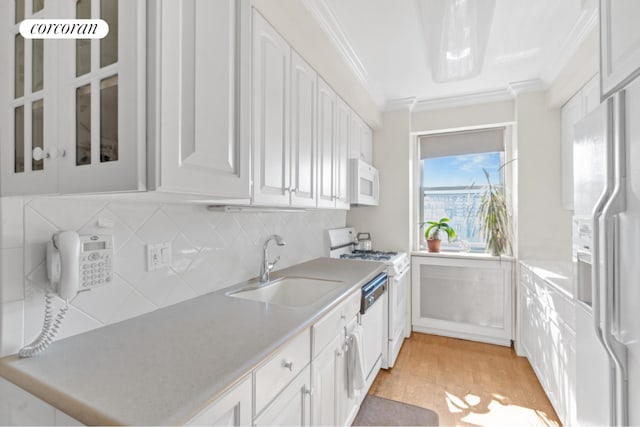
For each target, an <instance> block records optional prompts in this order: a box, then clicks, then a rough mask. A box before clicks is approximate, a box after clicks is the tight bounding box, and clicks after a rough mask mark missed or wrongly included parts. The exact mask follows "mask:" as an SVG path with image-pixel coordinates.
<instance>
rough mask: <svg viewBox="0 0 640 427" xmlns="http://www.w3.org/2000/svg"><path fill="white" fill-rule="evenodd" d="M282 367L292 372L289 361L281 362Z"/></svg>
mask: <svg viewBox="0 0 640 427" xmlns="http://www.w3.org/2000/svg"><path fill="white" fill-rule="evenodd" d="M282 367H283V368H287V369H288V370H289V371H291V372H293V362H292V361H290V360H289V361H287V360H285V361H283V362H282Z"/></svg>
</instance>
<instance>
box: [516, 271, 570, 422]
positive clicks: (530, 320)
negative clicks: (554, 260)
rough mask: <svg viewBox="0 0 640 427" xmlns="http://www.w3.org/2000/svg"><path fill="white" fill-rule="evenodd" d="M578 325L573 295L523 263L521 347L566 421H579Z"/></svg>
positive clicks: (552, 401)
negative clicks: (576, 378)
mask: <svg viewBox="0 0 640 427" xmlns="http://www.w3.org/2000/svg"><path fill="white" fill-rule="evenodd" d="M574 325H575V315H574V314H573V300H572V298H571V297H570V296H568V295H566V294H564V293H561V292H560V291H558V290H557V289H556V288H555V287H554V286H553V285H550V284H548V283H547V282H546V281H545V280H543V279H542V278H540V277H538V276H536V275H535V274H534V273H533V272H532V270H530V269H529V268H528V267H527V266H525V265H521V267H520V333H519V344H520V349H521V352H522V353H523V354H524V355H525V356H526V357H527V359H528V360H529V363H530V364H531V367H532V368H533V370H534V372H535V373H536V376H537V377H538V380H539V381H540V384H541V385H542V388H543V389H544V391H545V393H546V394H547V396H548V397H549V400H550V401H551V404H552V405H553V408H554V409H555V411H556V413H557V414H558V417H559V418H560V420H561V421H562V423H563V425H574V424H575V375H576V374H575V352H576V350H575V346H576V341H575V332H574V329H573V328H574V327H575V326H574Z"/></svg>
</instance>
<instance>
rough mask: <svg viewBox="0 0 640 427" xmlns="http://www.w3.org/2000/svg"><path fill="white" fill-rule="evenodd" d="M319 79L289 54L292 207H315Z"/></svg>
mask: <svg viewBox="0 0 640 427" xmlns="http://www.w3.org/2000/svg"><path fill="white" fill-rule="evenodd" d="M317 81H318V75H317V73H316V72H315V70H314V69H313V68H311V66H310V65H309V64H307V63H306V62H305V61H304V60H303V59H302V58H301V57H300V55H298V54H297V53H296V52H295V51H294V50H292V52H291V205H293V206H303V207H315V206H316V203H317V182H316V179H317V172H316V161H317V144H316V136H317V135H316V91H317V88H316V86H317Z"/></svg>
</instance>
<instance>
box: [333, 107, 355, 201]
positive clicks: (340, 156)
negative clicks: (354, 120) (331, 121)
mask: <svg viewBox="0 0 640 427" xmlns="http://www.w3.org/2000/svg"><path fill="white" fill-rule="evenodd" d="M335 134H336V143H335V155H334V173H335V177H334V182H335V189H336V206H335V207H336V208H338V209H349V203H350V199H349V141H350V134H351V109H350V108H349V106H348V105H347V104H346V103H345V102H344V101H343V100H342V99H340V98H337V102H336V132H335Z"/></svg>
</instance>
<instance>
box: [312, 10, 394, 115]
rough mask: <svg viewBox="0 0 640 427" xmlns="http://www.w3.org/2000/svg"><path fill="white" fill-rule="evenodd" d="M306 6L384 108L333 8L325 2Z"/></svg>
mask: <svg viewBox="0 0 640 427" xmlns="http://www.w3.org/2000/svg"><path fill="white" fill-rule="evenodd" d="M304 6H305V7H306V8H307V10H308V11H309V12H310V13H311V15H312V16H313V17H314V18H315V20H316V22H317V23H318V24H319V25H320V28H322V30H323V31H324V32H325V34H326V35H327V36H328V37H329V40H331V42H332V43H333V44H334V46H335V47H336V48H337V49H338V52H339V53H340V55H341V56H342V58H343V59H344V60H345V61H346V63H347V65H349V68H351V71H352V72H353V74H354V75H355V76H356V78H357V79H358V81H359V82H360V84H362V86H363V87H364V88H365V90H366V91H367V92H368V93H369V95H370V96H371V98H372V99H373V100H374V102H375V103H376V104H377V105H378V106H379V107H381V106H383V105H384V103H385V99H384V97H383V96H381V95H380V94H379V93H378V92H377V91H376V90H375V89H374V87H373V84H372V83H371V80H370V79H369V75H368V73H367V70H366V68H365V66H364V65H363V63H362V61H361V60H360V57H359V56H358V55H357V54H356V51H355V49H354V48H353V46H352V44H351V41H350V40H349V37H347V35H346V34H345V32H344V31H343V29H342V26H341V25H340V23H339V22H338V20H337V19H336V17H335V15H334V14H333V12H332V11H331V8H330V7H329V5H328V4H327V2H326V1H325V0H304Z"/></svg>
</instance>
